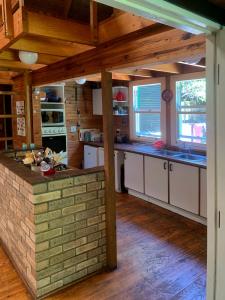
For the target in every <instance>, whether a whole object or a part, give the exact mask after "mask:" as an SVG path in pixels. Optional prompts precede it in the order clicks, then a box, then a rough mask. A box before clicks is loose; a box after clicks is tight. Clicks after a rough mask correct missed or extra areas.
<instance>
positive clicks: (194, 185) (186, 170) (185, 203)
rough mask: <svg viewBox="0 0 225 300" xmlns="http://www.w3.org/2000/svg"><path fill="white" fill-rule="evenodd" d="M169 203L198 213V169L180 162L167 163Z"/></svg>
mask: <svg viewBox="0 0 225 300" xmlns="http://www.w3.org/2000/svg"><path fill="white" fill-rule="evenodd" d="M169 170H170V172H169V180H170V203H171V204H172V205H174V206H177V207H179V208H182V209H184V210H186V211H189V212H192V213H194V214H199V169H198V168H197V167H193V166H188V165H184V164H180V163H174V162H170V163H169Z"/></svg>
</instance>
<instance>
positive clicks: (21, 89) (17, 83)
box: [12, 76, 32, 149]
mask: <svg viewBox="0 0 225 300" xmlns="http://www.w3.org/2000/svg"><path fill="white" fill-rule="evenodd" d="M13 91H14V92H16V95H14V96H13V97H12V114H16V101H24V102H25V98H26V96H25V85H24V77H23V76H18V77H16V78H15V79H14V85H13ZM12 123H13V147H14V149H15V148H17V149H21V147H22V143H26V137H25V136H19V135H18V134H17V120H16V119H13V122H12ZM29 130H32V128H29Z"/></svg>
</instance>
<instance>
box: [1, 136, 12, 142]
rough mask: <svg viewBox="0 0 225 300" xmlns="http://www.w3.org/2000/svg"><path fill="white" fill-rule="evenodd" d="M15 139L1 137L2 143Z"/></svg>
mask: <svg viewBox="0 0 225 300" xmlns="http://www.w3.org/2000/svg"><path fill="white" fill-rule="evenodd" d="M12 140H13V137H0V142H5V141H12Z"/></svg>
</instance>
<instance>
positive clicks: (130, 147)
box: [84, 142, 207, 169]
mask: <svg viewBox="0 0 225 300" xmlns="http://www.w3.org/2000/svg"><path fill="white" fill-rule="evenodd" d="M84 144H85V145H90V146H95V147H104V145H103V143H97V142H84ZM114 150H118V151H124V152H132V153H137V154H143V155H147V156H152V157H156V158H164V159H168V160H170V161H174V162H178V163H179V162H180V163H183V164H187V165H192V166H196V167H200V168H204V169H205V168H207V159H206V157H205V156H203V155H201V156H200V155H199V157H200V158H202V160H189V159H185V158H181V157H178V156H171V155H170V154H166V152H164V151H163V150H162V151H158V150H156V149H155V148H153V146H151V145H150V144H144V143H130V144H114ZM174 152H177V154H180V155H181V154H185V153H184V152H180V151H174Z"/></svg>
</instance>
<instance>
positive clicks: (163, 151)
mask: <svg viewBox="0 0 225 300" xmlns="http://www.w3.org/2000/svg"><path fill="white" fill-rule="evenodd" d="M155 153H158V154H161V155H168V156H178V155H180V154H179V153H178V152H175V151H171V150H167V149H162V150H156V151H155Z"/></svg>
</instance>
